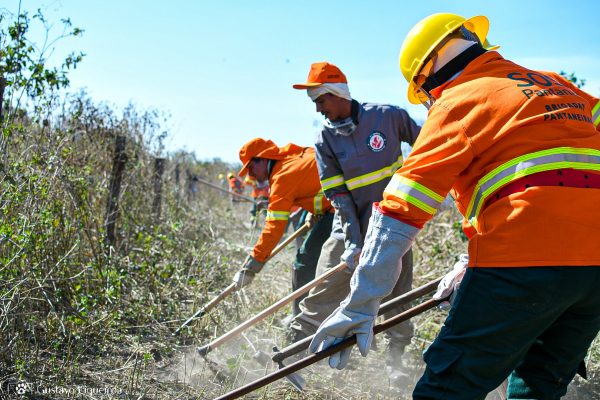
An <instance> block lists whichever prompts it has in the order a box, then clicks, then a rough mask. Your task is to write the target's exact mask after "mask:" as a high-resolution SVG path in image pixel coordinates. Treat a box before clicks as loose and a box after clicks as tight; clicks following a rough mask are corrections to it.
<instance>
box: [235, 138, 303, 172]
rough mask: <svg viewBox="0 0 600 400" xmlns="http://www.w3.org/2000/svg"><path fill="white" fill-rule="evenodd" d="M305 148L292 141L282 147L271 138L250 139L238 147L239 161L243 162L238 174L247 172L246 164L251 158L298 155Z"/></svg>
mask: <svg viewBox="0 0 600 400" xmlns="http://www.w3.org/2000/svg"><path fill="white" fill-rule="evenodd" d="M304 150H305V148H304V147H301V146H298V145H296V144H293V143H288V144H286V145H285V146H283V147H277V145H276V144H275V143H273V142H272V141H271V140H266V139H262V138H256V139H252V140H251V141H249V142H248V143H246V144H245V145H243V146H242V148H241V149H240V161H241V162H242V164H243V167H242V169H241V170H240V173H239V175H240V176H244V175H246V174H247V173H248V165H250V161H252V159H253V158H267V159H269V160H283V159H284V158H286V157H289V156H292V155H300V154H302V153H303V152H304Z"/></svg>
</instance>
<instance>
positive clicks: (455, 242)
mask: <svg viewBox="0 0 600 400" xmlns="http://www.w3.org/2000/svg"><path fill="white" fill-rule="evenodd" d="M453 218H455V214H454V213H453V212H452V211H449V212H446V213H442V215H441V216H440V217H438V220H437V224H431V226H430V227H429V228H428V229H426V231H425V232H424V235H422V237H423V238H422V239H420V240H419V241H418V243H417V244H416V246H415V258H416V264H415V285H414V286H415V287H416V286H417V285H421V284H423V283H425V282H428V281H429V280H431V279H433V278H435V277H436V276H439V274H441V273H443V271H444V270H446V269H448V268H449V267H450V266H451V265H452V264H453V262H454V260H453V255H457V254H458V253H460V252H461V251H464V249H465V247H464V246H465V244H464V242H462V241H461V240H460V237H459V235H458V234H456V229H455V228H456V226H455V225H454V224H453V222H452V220H453ZM247 225H248V226H246V229H245V230H240V232H238V233H237V238H238V240H239V243H240V245H246V246H248V245H249V244H252V243H254V240H255V239H256V237H257V231H253V230H251V229H249V224H247ZM431 249H433V250H431ZM294 251H295V250H294V248H293V245H290V246H289V248H288V249H287V250H285V251H283V252H282V253H280V254H279V255H277V256H276V257H275V258H274V259H273V260H272V261H271V262H270V263H269V264H267V266H266V267H265V269H264V270H263V272H262V273H261V274H260V275H259V276H258V277H257V279H255V281H254V282H253V284H252V285H251V286H249V287H248V288H246V289H245V290H244V291H242V292H241V293H237V294H235V295H234V296H232V297H231V298H230V299H228V300H227V301H226V302H224V303H222V304H221V305H219V306H218V307H217V309H215V311H214V312H213V313H211V314H210V315H208V316H206V317H204V318H203V320H202V321H201V322H200V324H202V325H203V328H204V330H205V331H207V332H212V336H210V337H208V336H206V337H196V338H193V340H190V341H189V343H190V345H189V346H182V347H180V348H178V350H177V355H176V356H174V357H172V358H171V363H170V364H169V365H165V366H164V367H163V368H159V369H158V370H157V371H156V375H157V380H159V381H162V382H163V383H167V382H172V383H173V384H184V385H191V386H193V387H195V388H196V390H197V391H198V392H197V393H198V395H199V396H200V397H201V398H206V399H210V398H215V397H217V396H219V395H222V394H225V393H227V392H229V391H231V390H233V389H235V388H237V387H240V386H242V385H244V384H246V383H248V382H251V381H254V380H256V379H258V378H260V377H262V376H264V375H266V374H267V373H269V372H272V371H274V370H276V368H277V367H276V365H274V363H273V362H271V361H270V360H269V362H268V363H267V364H266V365H261V364H260V363H259V362H257V361H256V360H255V359H253V354H255V353H256V351H257V350H259V351H262V352H263V353H264V354H266V355H269V356H271V355H272V351H271V349H272V347H273V346H275V345H276V346H279V347H280V348H281V347H283V346H284V345H285V339H284V332H285V328H284V327H283V325H282V324H281V322H280V320H281V319H282V318H283V317H285V316H286V315H287V313H288V312H289V307H285V308H284V309H282V310H280V311H279V312H277V313H275V314H274V315H273V316H272V317H270V318H267V319H266V320H264V321H262V322H260V323H258V324H257V325H256V326H254V327H252V328H250V329H248V330H247V331H246V332H245V333H244V335H243V336H239V337H237V338H235V339H232V340H230V341H228V342H227V343H225V344H223V345H221V346H219V347H218V348H217V349H215V350H214V351H212V352H211V353H209V355H208V356H207V358H206V359H204V358H203V357H200V356H199V355H197V353H196V351H195V348H196V345H203V344H206V343H208V342H209V341H210V340H212V339H214V338H216V337H217V336H220V335H221V334H223V333H225V332H227V331H228V330H229V329H231V328H233V327H235V326H236V324H238V323H240V322H241V321H244V320H245V319H247V318H250V317H252V316H253V315H255V314H256V313H258V312H260V310H262V309H264V308H266V307H268V306H269V305H270V304H272V303H274V302H275V301H277V300H278V299H280V298H282V297H284V296H285V295H286V294H288V293H289V291H290V278H289V277H290V276H291V271H290V265H291V260H293V256H294ZM190 311H191V310H190ZM444 317H445V313H444V312H443V311H441V310H431V311H428V312H426V313H424V314H423V315H421V316H419V317H416V318H415V319H414V320H413V322H414V323H415V328H416V331H417V334H416V336H415V337H414V339H413V342H412V344H411V347H410V349H409V351H408V352H407V354H406V355H405V360H404V361H405V364H406V368H405V370H404V372H405V373H406V376H405V377H404V378H402V379H401V380H398V381H394V380H391V379H390V377H389V374H388V372H387V371H386V369H385V355H384V354H383V348H384V347H385V346H384V345H383V342H382V340H383V338H380V339H379V345H378V348H377V349H375V350H373V351H371V353H370V354H369V356H368V357H367V358H362V357H361V356H360V354H358V352H357V351H354V353H353V355H352V359H351V362H350V366H349V367H348V368H347V369H345V370H343V371H336V370H332V369H330V368H329V367H328V366H327V364H326V361H321V362H319V363H318V364H316V365H313V366H311V367H308V368H306V369H304V370H302V371H301V375H302V377H303V378H304V379H305V381H306V386H305V390H304V392H302V393H300V392H298V391H296V390H295V389H294V388H293V387H292V385H291V384H289V383H288V382H287V381H286V380H285V379H282V380H280V381H278V382H275V383H273V384H271V385H269V386H267V387H265V388H263V389H260V390H258V391H256V392H254V393H252V394H249V395H247V396H246V397H245V398H252V399H255V398H256V399H279V398H286V399H369V400H373V399H409V398H411V392H412V389H413V387H414V384H415V382H416V381H417V380H418V378H419V377H420V375H421V373H422V370H423V368H424V364H423V360H422V351H423V349H424V348H425V347H426V346H427V345H428V344H429V343H430V342H431V339H432V338H433V337H434V336H435V333H436V332H437V329H439V323H440V322H441V321H443V319H444ZM287 363H288V364H289V360H288V362H287ZM594 381H596V380H595V379H593V378H592V382H594ZM598 393H600V392H599V391H598V390H597V388H594V385H592V384H590V383H586V382H585V381H583V380H581V379H576V380H575V381H574V382H573V384H572V385H571V388H570V390H569V393H568V395H567V396H566V397H565V399H569V400H575V399H600V395H598ZM499 398H500V397H498V395H497V393H495V392H493V393H490V394H489V395H488V397H487V399H489V400H495V399H499Z"/></svg>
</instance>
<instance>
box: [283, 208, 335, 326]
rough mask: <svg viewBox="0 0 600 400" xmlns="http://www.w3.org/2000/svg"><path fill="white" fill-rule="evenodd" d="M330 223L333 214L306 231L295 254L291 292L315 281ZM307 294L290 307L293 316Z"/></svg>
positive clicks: (297, 312) (296, 313)
mask: <svg viewBox="0 0 600 400" xmlns="http://www.w3.org/2000/svg"><path fill="white" fill-rule="evenodd" d="M303 221H304V220H303ZM302 223H304V222H302ZM332 223H333V213H327V214H325V215H323V216H322V217H321V218H320V219H319V220H318V221H317V222H316V223H315V224H314V226H313V227H312V228H311V229H310V231H308V234H307V235H306V237H305V238H304V241H303V242H302V245H301V246H300V248H299V249H298V251H297V252H296V260H295V261H294V266H293V269H292V290H294V291H295V290H296V289H299V288H301V287H302V286H304V285H306V284H307V283H308V282H310V281H312V280H313V279H315V273H316V270H317V262H318V261H319V255H320V254H321V248H322V247H323V243H325V241H326V240H327V238H328V237H329V235H330V234H331V225H332ZM307 294H308V293H307ZM307 294H304V295H302V296H300V297H298V298H297V299H295V300H294V304H293V306H292V307H293V313H294V315H298V314H299V313H300V306H299V304H300V302H301V301H302V299H304V298H305V297H306V295H307Z"/></svg>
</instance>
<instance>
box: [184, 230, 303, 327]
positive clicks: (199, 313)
mask: <svg viewBox="0 0 600 400" xmlns="http://www.w3.org/2000/svg"><path fill="white" fill-rule="evenodd" d="M310 227H311V225H310V223H309V222H306V223H305V224H304V225H302V226H301V227H300V228H298V229H297V230H296V231H295V232H294V233H292V234H291V235H290V236H288V237H287V239H285V240H284V241H283V242H281V243H280V244H279V245H278V246H277V247H275V248H274V249H273V251H272V252H271V254H270V255H269V257H268V258H267V259H266V260H265V262H267V261H269V260H270V259H271V258H273V257H274V256H275V255H276V254H277V253H279V252H280V251H281V250H282V249H283V248H285V247H286V246H287V245H288V244H290V243H291V242H292V241H294V239H296V237H298V236H300V235H302V234H303V233H304V232H306V231H307V230H308V229H309V228H310ZM235 286H236V285H235V283H232V284H231V285H229V286H227V287H226V288H225V290H223V291H222V292H221V293H219V295H217V296H216V297H215V298H214V299H212V300H211V301H209V302H208V303H207V304H206V305H204V307H202V308H200V309H199V310H198V311H196V312H195V313H194V315H192V316H191V317H189V318H188V319H187V320H186V321H185V322H184V323H183V324H182V325H181V326H180V327H179V328H177V330H176V331H175V332H173V335H177V334H179V332H181V330H182V329H183V328H185V327H186V326H188V325H189V324H190V323H191V322H192V321H193V320H195V319H197V318H200V317H202V316H203V315H204V314H206V313H207V312H208V311H210V310H211V309H212V308H213V307H215V306H216V305H217V304H219V303H220V302H221V301H223V299H225V298H226V297H227V296H229V295H230V294H231V293H233V292H235Z"/></svg>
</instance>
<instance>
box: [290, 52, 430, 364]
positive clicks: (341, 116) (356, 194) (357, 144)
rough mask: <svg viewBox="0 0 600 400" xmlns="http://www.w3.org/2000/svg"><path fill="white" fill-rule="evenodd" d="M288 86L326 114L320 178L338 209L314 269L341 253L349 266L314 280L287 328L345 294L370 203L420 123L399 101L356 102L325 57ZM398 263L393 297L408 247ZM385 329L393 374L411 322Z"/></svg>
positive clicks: (305, 323) (324, 312) (309, 329)
mask: <svg viewBox="0 0 600 400" xmlns="http://www.w3.org/2000/svg"><path fill="white" fill-rule="evenodd" d="M293 87H294V88H295V89H300V90H306V91H307V94H308V96H309V97H310V99H311V100H312V101H313V102H314V103H315V105H316V110H317V112H319V113H321V114H322V115H323V116H324V117H325V126H324V127H323V130H322V132H321V133H320V134H319V136H318V138H317V140H316V143H315V148H316V155H317V166H318V167H319V175H320V179H321V185H322V186H323V191H324V192H325V196H327V198H328V199H329V200H330V201H331V203H332V204H333V206H334V207H335V209H336V216H335V218H334V223H333V230H332V235H331V237H330V238H329V239H328V241H327V243H326V244H325V246H324V250H323V253H322V254H321V258H320V260H319V266H318V267H317V270H318V273H319V274H321V273H323V272H324V271H325V270H327V269H329V268H332V267H334V266H335V265H337V264H338V263H339V262H340V261H344V262H346V264H347V265H348V271H347V272H348V273H346V274H337V275H335V276H334V277H332V278H331V279H330V280H328V281H325V282H324V283H323V284H322V285H320V286H318V287H316V288H314V289H313V290H312V291H311V292H310V294H309V296H308V297H307V298H306V299H305V300H304V302H303V303H302V304H301V307H304V306H305V308H306V310H303V313H302V314H300V315H299V316H297V317H296V319H295V320H294V322H293V324H292V328H293V329H297V330H302V331H303V332H306V333H307V334H312V333H314V332H315V331H316V329H317V327H318V324H320V323H321V322H322V321H323V319H325V318H326V317H327V316H328V315H329V314H331V312H332V311H333V310H334V309H335V308H336V307H337V306H338V305H339V303H340V301H342V300H343V299H344V298H345V297H346V295H347V294H348V292H349V290H350V278H351V276H352V271H353V270H354V268H355V267H356V264H357V261H358V256H359V254H360V252H361V248H362V245H363V240H364V235H365V233H366V231H367V226H368V222H369V217H370V215H371V208H372V204H373V202H374V201H376V200H379V198H380V196H381V193H383V189H384V188H385V186H386V185H387V183H388V182H389V180H390V178H391V176H392V174H393V173H394V172H395V171H396V170H397V169H398V168H399V167H400V165H402V160H403V158H402V148H401V145H402V142H405V143H407V144H409V145H412V144H413V143H414V141H415V140H416V138H417V136H418V134H419V126H418V125H417V124H416V123H415V122H414V121H413V120H412V118H411V117H410V116H409V115H408V113H407V112H406V111H405V110H403V109H401V108H399V107H397V106H393V105H386V104H375V103H359V102H358V101H356V100H354V99H352V97H351V95H350V90H349V88H348V81H347V79H346V76H345V75H344V73H343V72H342V71H341V70H340V69H339V68H338V67H337V66H335V65H333V64H331V63H328V62H318V63H314V64H312V65H311V68H310V72H309V74H308V78H307V82H306V83H301V84H296V85H293ZM404 264H405V266H406V268H404V270H403V271H404V273H403V274H402V276H400V278H399V279H397V280H396V281H394V283H395V287H394V290H393V293H392V295H391V296H392V297H396V296H399V295H400V294H403V293H405V292H407V291H409V290H410V289H411V285H412V253H411V252H409V253H407V254H406V256H405V257H404ZM406 308H407V306H404V307H402V306H401V307H397V308H395V309H393V310H391V311H389V312H388V313H386V316H388V317H389V316H393V315H396V314H398V313H399V312H402V311H404V310H405V309H406ZM315 310H316V311H315ZM387 334H388V337H389V338H390V340H389V344H388V366H389V367H390V368H392V369H393V370H394V372H393V374H397V373H398V372H399V371H398V370H397V368H398V367H399V366H400V365H401V357H402V354H403V353H404V349H405V347H406V346H407V345H408V344H409V343H410V341H411V338H412V336H413V327H412V324H411V322H410V321H407V322H405V323H403V324H400V325H399V326H397V327H396V328H395V329H391V330H390V331H389V332H388V333H387Z"/></svg>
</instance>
